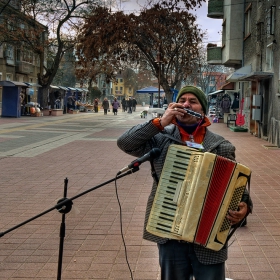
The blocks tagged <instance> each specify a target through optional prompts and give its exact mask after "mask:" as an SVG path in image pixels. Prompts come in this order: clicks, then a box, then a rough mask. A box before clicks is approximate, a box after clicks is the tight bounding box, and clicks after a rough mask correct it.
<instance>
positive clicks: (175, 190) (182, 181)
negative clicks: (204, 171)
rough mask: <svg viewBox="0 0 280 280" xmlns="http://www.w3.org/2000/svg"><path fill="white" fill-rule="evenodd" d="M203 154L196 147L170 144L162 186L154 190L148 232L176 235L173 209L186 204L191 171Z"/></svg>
mask: <svg viewBox="0 0 280 280" xmlns="http://www.w3.org/2000/svg"><path fill="white" fill-rule="evenodd" d="M180 147H181V148H180ZM202 156H203V153H201V152H198V151H197V150H195V149H189V148H186V147H184V146H179V147H177V148H174V147H173V146H170V149H169V151H168V158H167V159H166V160H165V164H164V167H163V170H162V176H161V178H160V183H159V184H160V185H161V188H160V189H159V192H157V195H156V198H155V201H156V203H154V205H153V209H152V211H151V214H150V221H149V231H150V232H153V231H156V232H157V235H158V234H159V233H160V232H162V237H165V233H174V234H176V223H174V222H175V221H178V217H176V212H177V213H178V206H180V205H185V203H186V200H187V198H188V193H189V189H190V185H189V183H190V182H191V177H193V176H192V175H193V174H192V173H193V171H194V170H195V169H196V164H198V162H199V157H202ZM190 164H191V165H192V166H191V168H190V166H189V165H190ZM187 170H188V172H187ZM179 220H180V219H179ZM179 223H180V221H179Z"/></svg>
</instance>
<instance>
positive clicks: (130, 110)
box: [127, 97, 132, 114]
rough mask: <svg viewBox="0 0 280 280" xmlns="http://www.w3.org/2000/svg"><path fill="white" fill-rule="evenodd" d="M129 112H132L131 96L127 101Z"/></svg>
mask: <svg viewBox="0 0 280 280" xmlns="http://www.w3.org/2000/svg"><path fill="white" fill-rule="evenodd" d="M127 113H129V114H132V100H131V97H129V98H128V101H127Z"/></svg>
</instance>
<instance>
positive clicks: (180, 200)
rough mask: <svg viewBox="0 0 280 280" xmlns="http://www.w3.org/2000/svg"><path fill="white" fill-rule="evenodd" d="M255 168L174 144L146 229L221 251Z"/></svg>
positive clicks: (167, 158)
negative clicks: (231, 213) (230, 215)
mask: <svg viewBox="0 0 280 280" xmlns="http://www.w3.org/2000/svg"><path fill="white" fill-rule="evenodd" d="M250 175H251V171H250V169H249V168H247V167H246V166H244V165H242V164H239V163H236V162H234V161H232V160H229V159H227V158H224V157H221V156H218V155H215V154H212V153H208V152H205V153H203V152H199V151H198V150H195V149H192V148H188V147H186V146H180V145H175V144H174V145H170V147H169V149H168V152H167V155H166V160H165V162H164V166H163V170H162V173H161V176H160V180H159V184H158V187H157V191H156V194H155V199H154V202H153V205H152V209H151V212H150V215H149V219H148V223H147V227H146V229H147V231H148V232H150V233H152V234H154V235H157V236H160V237H164V238H170V239H177V240H185V241H188V242H192V243H196V244H199V245H201V246H203V247H205V248H208V249H212V250H215V251H219V250H220V249H222V247H223V246H224V244H225V243H226V241H227V237H228V235H229V233H230V231H231V224H230V222H229V220H228V219H227V218H226V216H227V214H228V211H229V210H237V209H238V205H239V203H240V201H241V198H242V195H243V193H244V191H245V188H246V185H247V181H248V179H249V177H250Z"/></svg>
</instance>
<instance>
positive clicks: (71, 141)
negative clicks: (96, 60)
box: [0, 107, 280, 280]
mask: <svg viewBox="0 0 280 280" xmlns="http://www.w3.org/2000/svg"><path fill="white" fill-rule="evenodd" d="M142 110H143V108H142V107H138V108H137V112H136V113H133V114H127V113H123V112H119V113H118V115H117V116H114V115H113V114H112V113H109V114H108V115H107V116H104V115H103V113H102V112H99V113H98V114H94V113H81V114H77V115H69V114H67V115H63V116H60V117H53V116H46V117H38V118H34V117H22V118H19V119H11V118H1V119H0V162H1V168H0V182H1V184H0V215H1V219H0V232H5V231H6V230H8V229H10V228H12V227H13V226H15V225H17V224H19V223H21V222H23V221H25V220H27V219H29V218H31V217H33V216H35V215H37V214H39V213H41V212H43V211H45V210H47V209H49V208H51V207H53V206H54V205H55V204H56V202H57V200H58V199H59V198H61V197H63V185H64V179H65V178H66V177H67V178H68V179H69V182H68V197H69V198H70V197H73V196H76V195H77V194H79V193H81V192H83V191H86V190H89V189H90V188H92V187H94V186H96V185H98V184H101V183H103V182H105V181H107V180H109V179H112V178H114V176H115V174H116V173H117V171H118V170H119V169H121V168H122V167H124V166H125V165H127V164H128V163H129V162H131V161H132V160H133V158H132V157H131V156H128V155H126V154H124V153H123V152H121V151H120V150H119V149H118V148H117V146H116V139H117V137H118V136H119V135H120V134H121V133H123V132H124V131H125V130H126V129H128V128H130V127H131V126H132V125H134V124H137V123H140V122H143V121H145V119H141V118H140V111H142ZM211 129H212V130H213V131H214V132H217V133H219V134H222V135H223V136H225V137H226V138H227V139H229V140H230V141H232V142H233V143H234V144H235V145H236V147H237V160H238V161H240V162H242V163H243V164H245V165H247V166H249V167H250V168H251V169H252V171H253V176H252V182H251V195H252V198H253V201H254V213H253V214H252V215H251V216H250V217H249V219H248V225H247V226H246V227H244V228H241V229H239V230H238V231H237V233H236V234H235V236H234V238H233V239H232V241H234V242H233V243H232V245H231V246H230V248H229V260H228V261H227V262H226V269H227V277H229V278H232V279H235V280H237V279H239V280H250V279H255V280H260V279H268V280H270V279H271V280H272V279H273V280H274V279H279V278H280V254H279V245H280V225H279V217H278V215H277V214H278V213H279V205H280V204H279V203H280V183H279V181H280V180H279V175H280V171H279V155H280V150H279V149H272V148H270V149H265V148H264V146H263V145H268V143H267V142H265V141H264V140H261V139H258V138H256V137H254V136H251V135H250V134H248V133H243V132H232V131H230V130H229V129H228V128H227V127H226V125H225V124H212V125H211ZM151 182H152V180H151V177H150V172H149V164H148V163H145V164H143V165H141V168H140V171H139V172H137V173H135V174H132V175H130V176H127V177H125V178H121V179H119V180H118V181H117V186H118V195H119V199H120V202H121V204H122V224H123V232H124V236H125V243H126V248H127V252H128V261H129V263H130V267H131V269H132V271H133V277H134V279H135V280H136V279H145V280H155V279H160V278H159V267H158V253H157V248H156V245H155V244H153V243H151V242H147V241H144V240H143V239H142V230H143V220H144V213H145V205H146V200H147V197H148V194H149V190H150V185H151ZM61 217H62V215H61V214H60V213H59V212H57V211H56V210H54V211H51V212H49V213H48V214H46V215H44V216H42V217H40V218H38V219H35V220H34V221H32V222H30V223H28V224H26V225H24V226H22V227H20V228H18V229H16V230H14V231H11V232H9V233H7V234H5V235H4V236H3V237H2V238H0V279H1V280H4V279H9V280H10V279H13V280H15V279H17V280H18V279H21V280H23V279H56V276H57V263H58V249H59V228H60V223H61ZM62 279H77V280H78V279H120V280H126V279H131V278H130V272H129V270H128V267H127V264H126V259H125V254H124V247H123V244H122V239H121V235H120V215H119V207H118V202H117V199H116V194H115V186H114V183H110V184H108V185H106V186H103V187H101V188H99V189H97V190H95V191H92V192H89V193H88V194H86V195H84V196H82V197H79V198H77V199H76V200H74V207H73V210H72V211H71V212H70V213H68V214H66V237H65V242H64V257H63V264H62Z"/></svg>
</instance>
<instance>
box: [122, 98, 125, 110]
mask: <svg viewBox="0 0 280 280" xmlns="http://www.w3.org/2000/svg"><path fill="white" fill-rule="evenodd" d="M122 111H123V112H125V111H126V100H125V98H123V99H122Z"/></svg>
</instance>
